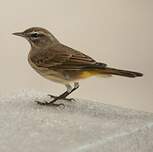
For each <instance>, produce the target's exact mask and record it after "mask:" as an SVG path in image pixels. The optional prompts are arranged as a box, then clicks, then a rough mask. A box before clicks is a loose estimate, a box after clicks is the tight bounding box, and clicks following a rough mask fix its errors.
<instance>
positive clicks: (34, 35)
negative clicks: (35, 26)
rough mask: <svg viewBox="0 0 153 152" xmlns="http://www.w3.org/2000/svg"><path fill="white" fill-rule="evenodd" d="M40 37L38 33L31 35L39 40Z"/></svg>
mask: <svg viewBox="0 0 153 152" xmlns="http://www.w3.org/2000/svg"><path fill="white" fill-rule="evenodd" d="M38 36H39V34H38V33H32V34H31V37H33V38H37V37H38Z"/></svg>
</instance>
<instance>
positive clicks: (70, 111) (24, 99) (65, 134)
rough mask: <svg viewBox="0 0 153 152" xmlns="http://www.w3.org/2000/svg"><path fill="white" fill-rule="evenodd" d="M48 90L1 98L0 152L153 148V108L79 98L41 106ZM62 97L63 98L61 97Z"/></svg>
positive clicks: (118, 151)
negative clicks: (146, 109) (147, 110)
mask: <svg viewBox="0 0 153 152" xmlns="http://www.w3.org/2000/svg"><path fill="white" fill-rule="evenodd" d="M47 99H49V98H48V97H47V96H46V94H45V93H40V92H36V91H20V92H18V93H17V94H15V95H13V96H10V97H9V96H7V97H1V98H0V152H152V151H153V114H151V113H145V112H138V111H134V110H129V109H124V108H119V107H116V106H111V105H106V104H102V103H99V102H98V103H97V102H93V101H86V100H81V99H78V100H77V102H65V104H66V106H65V108H63V107H58V108H56V107H48V106H41V105H38V104H36V103H35V102H34V100H40V101H44V100H47ZM61 102H63V101H61Z"/></svg>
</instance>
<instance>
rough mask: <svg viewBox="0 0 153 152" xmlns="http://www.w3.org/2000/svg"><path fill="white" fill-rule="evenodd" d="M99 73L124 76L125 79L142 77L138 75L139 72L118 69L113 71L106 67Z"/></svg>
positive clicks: (140, 74)
mask: <svg viewBox="0 0 153 152" xmlns="http://www.w3.org/2000/svg"><path fill="white" fill-rule="evenodd" d="M101 73H105V74H112V75H119V76H125V77H130V78H135V77H142V76H143V74H142V73H139V72H134V71H128V70H120V69H115V68H110V67H106V68H105V69H101Z"/></svg>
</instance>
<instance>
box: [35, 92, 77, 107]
mask: <svg viewBox="0 0 153 152" xmlns="http://www.w3.org/2000/svg"><path fill="white" fill-rule="evenodd" d="M48 96H49V97H50V98H53V100H52V101H50V102H47V101H45V102H40V101H35V102H36V103H37V104H39V105H43V106H55V107H59V106H63V107H65V105H64V104H63V103H55V102H56V101H57V100H65V101H69V102H72V101H76V100H75V99H73V98H66V97H62V96H54V95H50V94H48Z"/></svg>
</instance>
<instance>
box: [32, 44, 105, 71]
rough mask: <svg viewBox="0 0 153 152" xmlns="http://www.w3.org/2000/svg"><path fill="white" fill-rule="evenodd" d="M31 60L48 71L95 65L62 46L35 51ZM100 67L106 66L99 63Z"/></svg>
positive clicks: (93, 62)
mask: <svg viewBox="0 0 153 152" xmlns="http://www.w3.org/2000/svg"><path fill="white" fill-rule="evenodd" d="M31 60H32V62H34V63H35V64H36V65H37V66H39V67H44V68H50V69H65V70H80V69H84V68H88V67H92V66H93V67H94V66H95V65H97V62H96V61H95V60H94V59H92V58H91V57H89V56H87V55H85V54H83V53H81V52H79V51H76V50H74V49H72V48H69V47H67V46H65V45H62V44H58V45H56V46H54V47H52V48H50V49H48V50H43V51H42V50H39V52H38V50H37V52H36V53H35V55H34V54H33V55H32V56H31ZM101 66H104V67H105V66H106V64H104V63H101Z"/></svg>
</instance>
